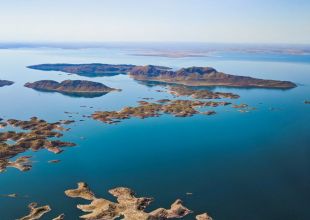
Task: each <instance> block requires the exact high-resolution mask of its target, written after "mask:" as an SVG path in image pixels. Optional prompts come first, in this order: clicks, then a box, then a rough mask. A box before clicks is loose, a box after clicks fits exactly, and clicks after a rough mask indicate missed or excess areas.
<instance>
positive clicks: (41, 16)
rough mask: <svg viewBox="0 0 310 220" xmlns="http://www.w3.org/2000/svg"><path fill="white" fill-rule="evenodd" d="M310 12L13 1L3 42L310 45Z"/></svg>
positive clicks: (296, 6)
mask: <svg viewBox="0 0 310 220" xmlns="http://www.w3.org/2000/svg"><path fill="white" fill-rule="evenodd" d="M309 11H310V2H309V1H306V0H297V1H294V2H291V1H288V0H285V1H281V3H279V1H276V0H271V1H267V0H261V1H258V0H253V1H251V2H249V1H242V0H235V1H231V0H223V1H220V2H216V1H208V0H207V1H206V0H192V1H180V0H169V1H167V0H166V1H164V0H156V1H147V2H146V1H143V0H131V1H121V0H114V1H110V0H89V1H82V0H75V1H73V0H68V1H65V2H64V1H60V0H54V1H47V0H42V1H36V0H28V1H19V0H10V1H5V2H2V3H1V8H0V25H1V36H0V42H39V43H40V42H51V43H64V42H73V43H74V42H75V43H82V42H84V43H88V42H95V43H98V42H202V43H209V42H210V43H248V44H310V25H309V21H310V13H309Z"/></svg>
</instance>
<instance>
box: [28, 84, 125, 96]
mask: <svg viewBox="0 0 310 220" xmlns="http://www.w3.org/2000/svg"><path fill="white" fill-rule="evenodd" d="M25 87H28V88H32V89H35V90H38V91H45V92H59V93H62V94H67V95H76V96H83V97H97V96H102V95H105V94H107V93H109V92H112V91H119V90H118V89H114V88H110V87H108V86H106V85H104V84H102V83H99V82H91V81H86V80H65V81H62V82H60V83H59V82H56V81H53V80H41V81H36V82H34V83H26V84H25Z"/></svg>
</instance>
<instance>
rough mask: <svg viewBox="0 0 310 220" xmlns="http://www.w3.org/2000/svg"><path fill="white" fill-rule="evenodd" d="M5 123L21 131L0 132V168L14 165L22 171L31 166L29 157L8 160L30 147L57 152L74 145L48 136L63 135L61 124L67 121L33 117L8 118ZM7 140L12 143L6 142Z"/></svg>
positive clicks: (63, 129) (57, 136)
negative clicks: (21, 118)
mask: <svg viewBox="0 0 310 220" xmlns="http://www.w3.org/2000/svg"><path fill="white" fill-rule="evenodd" d="M5 123H6V124H7V125H10V126H13V127H17V128H19V129H22V130H23V131H18V132H17V131H5V132H0V169H1V170H5V169H6V167H16V168H18V169H20V170H23V171H27V170H29V169H30V168H31V166H30V165H29V161H28V159H29V157H21V158H19V159H17V160H16V161H15V162H10V161H9V159H10V158H12V157H15V156H16V155H18V154H20V153H23V152H25V151H27V150H30V149H31V150H33V151H38V150H40V149H47V150H49V151H51V152H53V153H56V154H58V153H61V152H62V148H63V147H69V146H75V144H74V143H71V142H63V141H60V140H50V138H59V137H61V136H62V135H63V134H62V133H60V131H66V130H67V129H65V128H64V127H63V125H64V124H67V123H68V121H61V122H55V123H48V122H46V121H44V120H40V119H38V118H37V117H33V118H31V119H30V120H29V121H22V120H16V119H9V120H7V121H6V122H5ZM8 141H12V142H13V143H12V144H8V143H7V142H8Z"/></svg>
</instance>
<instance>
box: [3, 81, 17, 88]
mask: <svg viewBox="0 0 310 220" xmlns="http://www.w3.org/2000/svg"><path fill="white" fill-rule="evenodd" d="M13 84H14V82H12V81H8V80H0V87H3V86H10V85H13Z"/></svg>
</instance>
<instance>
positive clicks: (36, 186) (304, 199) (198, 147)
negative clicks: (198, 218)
mask: <svg viewBox="0 0 310 220" xmlns="http://www.w3.org/2000/svg"><path fill="white" fill-rule="evenodd" d="M128 54H129V52H127V51H122V50H118V49H109V50H108V49H80V50H63V49H46V48H45V49H14V50H13V49H12V50H5V49H3V50H0V79H7V80H12V81H15V84H14V85H12V86H8V87H2V88H0V100H1V106H0V117H1V118H5V119H8V118H16V119H29V118H30V117H32V116H38V117H40V118H43V119H46V120H48V121H51V122H52V121H57V120H60V119H74V120H76V121H77V122H76V123H74V124H72V125H70V126H69V127H70V128H71V130H70V131H69V132H66V133H64V134H65V135H64V140H66V141H72V142H75V143H77V145H78V146H77V147H74V148H67V149H65V151H64V152H63V153H62V154H59V155H54V154H52V153H50V152H47V151H45V150H42V151H39V152H36V153H33V152H26V153H24V154H23V155H33V160H34V161H35V163H34V164H33V168H32V170H30V171H28V172H24V173H22V172H20V171H18V170H16V169H13V168H9V169H8V170H7V172H5V173H0V194H1V195H3V194H10V193H17V194H20V195H27V197H26V198H5V197H0V215H1V219H3V220H11V219H16V218H18V217H21V216H23V215H25V214H26V213H27V205H28V204H29V203H30V202H33V201H35V202H38V203H40V204H42V205H44V204H49V205H50V206H51V208H52V212H50V213H48V214H47V215H46V218H44V219H51V218H52V217H55V216H56V215H58V214H60V213H63V212H64V213H65V214H66V217H67V218H66V219H77V218H78V216H79V215H81V214H82V213H81V212H79V211H78V210H77V209H76V204H77V202H81V201H79V200H75V199H70V198H67V197H66V196H65V195H64V193H63V192H64V190H66V189H69V188H75V186H76V183H77V182H78V181H85V182H87V183H88V184H89V185H90V186H91V188H92V189H93V191H95V192H96V193H97V194H98V195H99V196H104V197H107V198H111V196H109V195H108V194H107V190H108V189H110V188H112V187H116V186H127V187H130V188H132V189H134V190H135V191H136V192H137V194H138V195H141V196H152V197H154V198H155V202H154V203H153V204H152V205H151V207H150V209H153V208H157V207H169V205H170V204H171V203H172V202H173V201H174V200H175V199H176V198H181V199H182V200H184V202H185V204H186V206H187V207H189V208H190V209H192V210H194V211H195V214H199V213H202V212H205V211H207V212H208V213H210V215H211V216H213V217H214V218H215V219H217V220H227V219H236V220H249V219H250V220H261V219H272V220H275V219H298V220H308V219H310V213H309V211H308V208H309V204H310V135H309V134H310V132H309V131H310V105H306V104H304V100H309V99H310V65H309V64H310V60H307V57H306V58H303V59H302V61H301V62H296V60H297V61H298V60H299V59H298V57H297V58H296V57H293V58H292V57H291V56H289V57H286V58H285V57H284V58H281V59H280V60H279V59H259V57H258V58H257V57H255V58H253V59H251V57H244V56H237V55H234V54H226V55H225V56H222V57H218V56H215V57H201V58H199V57H195V58H163V57H143V56H131V55H128ZM268 56H270V55H268ZM268 56H266V57H268ZM262 57H264V56H262ZM280 61H281V62H280ZM94 62H100V63H117V64H119V63H122V64H157V65H165V66H170V67H173V68H179V67H186V66H193V65H196V66H212V67H214V68H216V69H218V70H220V71H223V72H227V73H232V74H240V75H250V76H255V77H260V78H270V79H280V80H291V81H293V82H295V83H297V84H298V85H299V86H298V87H297V88H295V89H291V90H285V91H283V90H270V89H236V88H214V89H215V90H217V91H229V92H234V93H237V94H239V95H240V96H241V98H240V99H238V100H233V102H234V103H237V104H240V103H247V104H249V105H250V106H252V107H256V108H257V110H256V111H251V112H249V113H240V112H238V111H237V110H236V109H233V108H231V107H219V108H216V109H215V110H216V111H217V113H218V114H217V115H215V116H205V115H195V116H193V117H190V118H175V117H172V116H169V115H163V116H161V117H159V118H148V119H144V120H141V119H130V120H125V121H123V122H122V123H120V124H117V125H106V124H103V123H100V122H97V121H93V120H92V119H87V120H86V121H79V119H82V115H90V114H91V113H92V112H94V111H96V110H112V109H113V110H117V109H120V108H122V107H124V106H128V105H130V106H132V105H137V101H139V100H141V98H143V97H151V98H155V99H161V98H172V97H171V96H170V95H169V94H167V93H158V92H156V91H155V90H157V89H161V87H160V86H154V87H150V86H147V85H144V84H141V83H138V82H136V81H134V80H132V79H130V78H129V77H127V76H125V75H118V76H113V77H97V78H91V79H89V78H86V77H81V76H77V75H68V74H65V73H60V72H43V71H38V70H31V69H27V68H26V66H28V65H33V64H40V63H94ZM42 79H53V80H58V81H61V80H64V79H86V80H87V79H88V80H93V81H98V82H102V83H104V84H106V85H108V86H110V87H114V88H119V89H122V92H114V93H110V94H107V95H105V96H102V97H97V98H78V97H70V96H65V95H62V94H59V93H43V92H38V91H35V90H31V89H28V88H25V87H23V84H24V83H26V82H33V81H36V80H42ZM83 105H86V106H88V107H87V108H81V107H80V106H83ZM89 107H93V108H89ZM65 111H67V112H78V114H73V115H72V116H73V118H69V117H68V116H69V115H68V114H65V113H64V112H65ZM83 119H85V118H83ZM81 137H83V138H81ZM52 159H60V160H61V162H60V163H57V164H50V163H48V162H47V161H49V160H52ZM187 192H191V193H193V195H186V193H187ZM193 216H194V215H191V216H189V217H188V218H187V219H193Z"/></svg>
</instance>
